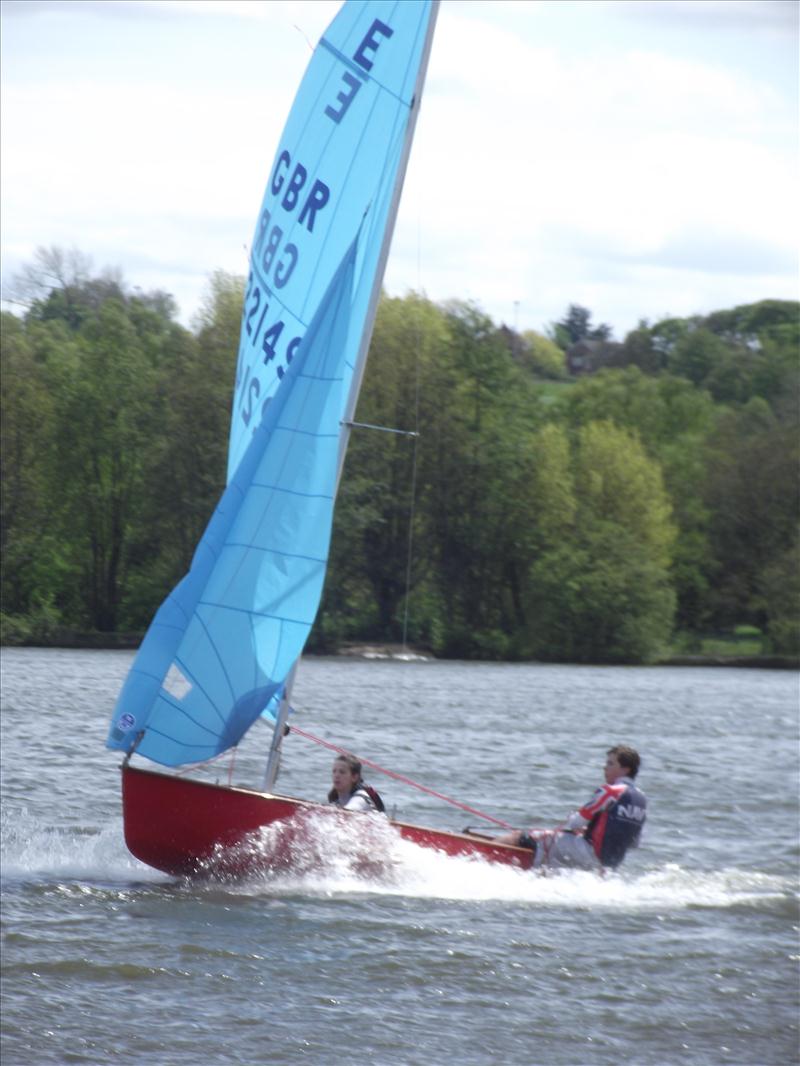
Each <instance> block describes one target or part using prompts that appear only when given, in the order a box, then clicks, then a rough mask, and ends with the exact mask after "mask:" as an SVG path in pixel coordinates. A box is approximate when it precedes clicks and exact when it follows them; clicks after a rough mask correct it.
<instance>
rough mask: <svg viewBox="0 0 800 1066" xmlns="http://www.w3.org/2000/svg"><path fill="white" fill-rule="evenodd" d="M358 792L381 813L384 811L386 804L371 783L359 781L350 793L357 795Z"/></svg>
mask: <svg viewBox="0 0 800 1066" xmlns="http://www.w3.org/2000/svg"><path fill="white" fill-rule="evenodd" d="M359 794H361V795H362V796H366V797H367V799H368V800H369V801H370V803H371V804H372V806H373V807H374V808H375V810H376V811H380V813H381V814H384V813H385V811H386V806H385V804H384V802H383V800H382V799H381V797H380V795H379V793H378V790H377V789H376V788H373V787H372V785H368V784H366V783H365V782H364V781H359V783H358V785H357V786H356V788H354V789H353V791H352V793H351V795H353V796H357V795H359Z"/></svg>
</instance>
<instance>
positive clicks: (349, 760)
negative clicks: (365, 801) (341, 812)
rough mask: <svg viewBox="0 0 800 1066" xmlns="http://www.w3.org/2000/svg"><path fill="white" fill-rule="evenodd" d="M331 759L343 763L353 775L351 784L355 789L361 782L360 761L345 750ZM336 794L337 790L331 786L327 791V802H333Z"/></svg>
mask: <svg viewBox="0 0 800 1066" xmlns="http://www.w3.org/2000/svg"><path fill="white" fill-rule="evenodd" d="M333 761H334V762H343V763H345V764H346V766H347V768H348V769H349V771H350V773H351V774H354V775H355V778H356V780H355V783H354V785H353V790H354V791H355V789H356V788H358V786H359V785H360V784H361V762H360V761H359V760H358V759H357V758H356V757H355V755H348V754H346V753H345V752H342V753H341V755H337V756H336V758H335V759H334V760H333ZM337 796H338V792H337V791H336V789H335V788H332V789H331V790H330V792H329V793H328V803H333V802H334V801H335V800H336V797H337Z"/></svg>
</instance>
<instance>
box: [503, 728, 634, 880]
mask: <svg viewBox="0 0 800 1066" xmlns="http://www.w3.org/2000/svg"><path fill="white" fill-rule="evenodd" d="M640 761H641V760H640V758H639V754H638V752H637V751H635V750H634V749H633V748H630V747H628V746H627V745H625V744H618V745H617V746H616V747H613V748H609V750H608V752H607V753H606V765H605V779H606V783H605V785H603V786H601V787H600V788H598V789H597V791H596V792H595V793H594V795H593V796H592V798H591V799H590V800H589V802H588V803H586V804H585V805H584V806H583V807H580V808H579V809H578V810H577V811H573V813H572V814H571V815H570V816H569V818H567V820H566V821H565V822H564V824H563V825H561V826H559V827H558V828H557V829H530V830H528V831H527V832H525V831H522V830H515V831H514V832H512V833H508V834H506V835H505V836H503V837H500V838H499V839H500V840H501V841H502V842H503V843H505V844H516V845H517V846H518V847H523V848H531V849H532V850H533V852H534V859H533V868H534V869H542V868H544V869H564V868H569V867H572V868H577V869H582V870H595V871H598V872H599V871H601V870H603V869H605V868H611V869H613V868H614V867H616V866H619V864H620V863H621V862H622V860H623V859H624V858H625V853H626V851H627V850H628V848H635V847H638V846H639V838H640V836H641V833H642V826H643V825H644V823H645V818H646V816H647V815H646V812H647V799H646V798H645V795H644V793H643V792H642V791H641V790H640V789H639V788H637V787H636V784H635V783H634V781H635V778H636V775H637V773H638V772H639V763H640Z"/></svg>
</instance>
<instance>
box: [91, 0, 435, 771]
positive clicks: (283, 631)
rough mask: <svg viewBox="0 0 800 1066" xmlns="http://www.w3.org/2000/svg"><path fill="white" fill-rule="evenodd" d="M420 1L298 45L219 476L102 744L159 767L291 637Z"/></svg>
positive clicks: (359, 343) (225, 711)
mask: <svg viewBox="0 0 800 1066" xmlns="http://www.w3.org/2000/svg"><path fill="white" fill-rule="evenodd" d="M435 12H436V4H435V2H431V0H398V2H366V3H363V2H362V3H354V2H349V3H347V4H345V6H344V7H343V9H342V11H341V12H340V14H339V15H338V16H337V17H336V18H335V19H334V21H333V22H332V24H331V25H330V27H329V28H328V30H327V31H326V33H325V34H324V36H323V38H322V40H321V41H320V44H319V45H318V47H317V49H316V51H315V53H314V55H313V58H312V60H311V63H310V65H309V68H308V71H307V72H306V76H305V78H304V80H303V82H302V84H301V87H300V90H299V92H298V95H297V98H296V100H295V104H294V107H293V109H292V112H291V114H290V116H289V120H288V122H287V125H286V129H285V130H284V133H283V136H282V138H281V142H280V146H279V148H278V151H277V154H276V158H275V162H274V164H273V167H272V170H271V172H270V175H269V179H268V182H267V190H266V193H265V196H264V201H263V204H262V207H261V211H260V212H259V217H258V222H257V225H256V231H255V236H254V239H253V245H252V255H251V260H250V276H249V279H248V285H247V294H246V298H245V305H244V311H243V317H242V332H241V341H240V349H239V357H238V365H237V376H236V387H235V391H234V400H233V410H232V416H231V434H230V443H229V464H228V486H227V488H226V490H225V493H224V494H223V496H222V499H221V501H220V503H219V505H218V506H217V509H216V511H215V513H214V515H213V517H212V519H211V522H210V523H209V525H208V528H207V529H206V531H205V533H204V535H203V537H202V539H201V541H200V544H199V545H198V548H197V551H196V553H195V556H194V559H193V561H192V566H191V569H190V571H189V573H188V574H187V575H186V576H185V577H184V578H183V580H182V581H181V582H180V583H179V584H178V586H177V587H176V588H175V589H174V590H173V592H172V593H171V594H170V596H169V597H168V598H167V599H166V600H165V602H164V603H163V604H162V606H161V607H160V608H159V610H158V612H157V614H156V616H155V618H154V620H153V623H152V624H151V626H150V629H149V630H148V632H147V634H146V636H145V639H144V641H143V643H142V645H141V647H140V649H139V652H138V654H137V656H136V659H135V660H134V663H133V666H132V667H131V670H130V673H129V675H128V677H127V679H126V681H125V684H124V686H123V689H122V692H121V693H120V696H119V699H118V701H117V705H116V708H115V710H114V715H113V718H112V723H111V729H110V732H109V737H108V746H109V747H111V748H115V749H119V750H123V751H130V750H132V748H133V747H134V745H136V748H137V750H138V752H139V753H140V754H142V755H144V756H146V757H148V758H149V759H152V760H154V761H156V762H159V763H162V764H164V765H168V766H177V765H181V764H184V763H188V762H197V761H201V760H203V759H207V758H210V757H212V756H213V755H216V754H218V753H220V752H222V751H225V750H226V749H227V748H229V747H230V746H231V745H233V744H235V743H237V742H238V740H239V739H240V738H241V737H242V735H243V734H244V733H245V732H246V731H247V729H248V728H249V727H250V725H252V723H253V722H254V721H255V720H256V718H258V716H259V715H260V713H261V712H262V710H263V709H264V708H265V707H266V705H267V703H268V702H269V701H270V700H271V699H272V698H273V697H275V696H277V695H279V694H280V693H281V691H282V689H283V686H284V684H285V681H286V678H287V676H288V674H289V673H290V671H291V669H292V667H293V665H294V664H295V662H296V661H297V659H298V658H299V656H300V654H301V652H302V649H303V646H304V644H305V641H306V639H307V637H308V633H309V631H310V628H311V625H312V623H313V620H314V617H315V615H316V612H317V609H318V606H319V599H320V596H321V593H322V585H323V581H324V574H325V566H326V562H327V555H328V546H329V541H330V532H331V525H332V516H333V505H334V499H335V495H336V487H337V482H338V477H339V474H340V471H341V464H342V461H343V458H344V449H345V446H346V438H347V428H346V426H345V425H343V423H346V422H347V421H348V420H349V419H351V418H352V414H353V411H354V409H355V404H356V399H357V394H358V388H359V385H360V378H361V375H362V373H363V364H364V360H365V358H366V351H367V347H368V345H369V336H370V333H371V328H372V321H373V318H374V312H375V305H376V302H377V298H378V294H379V290H380V283H381V278H382V274H383V267H384V263H385V259H386V254H387V251H388V242H389V239H390V235H391V227H392V225H393V222H394V215H395V212H396V208H397V201H398V198H399V193H400V185H401V183H402V177H403V173H404V171H405V164H406V160H407V156H408V151H409V147H410V139H411V134H412V131H413V124H414V121H415V118H416V111H417V106H418V101H419V95H420V92H421V88H422V81H423V78H424V71H425V66H426V63H427V55H428V51H429V49H430V41H431V35H432V32H433V22H434V19H435Z"/></svg>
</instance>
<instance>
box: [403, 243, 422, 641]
mask: <svg viewBox="0 0 800 1066" xmlns="http://www.w3.org/2000/svg"><path fill="white" fill-rule="evenodd" d="M417 253H418V254H419V245H418V246H417ZM421 316H422V307H421V306H420V303H419V297H417V314H416V327H417V328H416V344H415V346H414V349H415V361H414V431H415V432H414V446H413V451H412V456H411V501H410V503H409V509H408V550H407V552H406V595H405V603H404V604H403V651H404V652H406V651H408V608H409V600H410V599H411V564H412V561H413V558H414V517H415V513H416V503H417V450H418V449H417V442H418V440H419V367H420V353H421V351H422V327H421Z"/></svg>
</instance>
